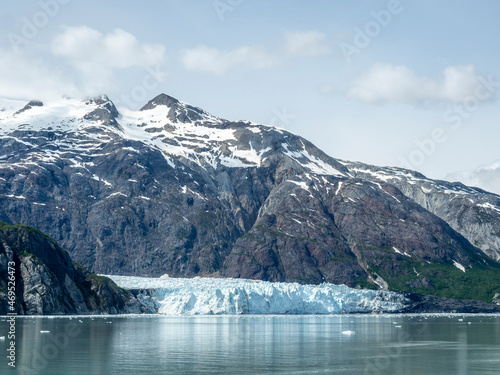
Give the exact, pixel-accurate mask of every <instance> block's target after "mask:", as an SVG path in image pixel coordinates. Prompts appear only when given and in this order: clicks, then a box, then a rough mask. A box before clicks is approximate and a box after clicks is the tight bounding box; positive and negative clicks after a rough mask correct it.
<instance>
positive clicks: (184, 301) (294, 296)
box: [105, 275, 408, 315]
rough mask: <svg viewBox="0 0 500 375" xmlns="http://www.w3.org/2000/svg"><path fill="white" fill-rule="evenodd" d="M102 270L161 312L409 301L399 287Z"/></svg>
mask: <svg viewBox="0 0 500 375" xmlns="http://www.w3.org/2000/svg"><path fill="white" fill-rule="evenodd" d="M105 276H107V277H109V278H110V279H112V280H113V281H114V282H115V283H116V284H117V285H118V286H120V287H122V288H126V289H130V290H133V291H134V294H136V295H137V297H138V299H139V300H140V301H141V302H142V303H143V304H146V305H149V306H151V307H154V308H155V309H156V311H158V313H160V314H165V315H212V314H215V315H220V314H343V313H374V312H380V313H382V312H386V313H391V312H392V313H395V312H399V311H401V310H403V309H404V308H405V305H406V304H407V303H408V300H407V298H406V297H405V296H404V295H403V294H400V293H395V292H388V291H382V290H377V291H375V290H359V289H352V288H349V287H347V286H345V285H334V284H328V283H324V284H321V285H300V284H298V283H277V282H267V281H257V280H244V279H219V278H195V279H188V278H146V277H133V276H110V275H105Z"/></svg>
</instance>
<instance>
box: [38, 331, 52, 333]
mask: <svg viewBox="0 0 500 375" xmlns="http://www.w3.org/2000/svg"><path fill="white" fill-rule="evenodd" d="M40 333H50V331H40Z"/></svg>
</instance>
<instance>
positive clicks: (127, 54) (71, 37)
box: [51, 26, 165, 93]
mask: <svg viewBox="0 0 500 375" xmlns="http://www.w3.org/2000/svg"><path fill="white" fill-rule="evenodd" d="M51 49H52V53H53V54H54V55H56V56H62V57H66V58H67V59H68V60H69V61H70V62H71V64H72V65H73V66H74V67H75V68H76V69H78V71H79V72H80V73H81V74H82V83H83V84H84V86H85V90H86V91H91V92H95V93H101V92H103V91H102V90H104V91H106V90H108V89H109V87H110V86H113V70H114V69H125V68H131V67H144V68H146V67H151V66H156V65H159V64H162V63H163V62H164V60H165V56H164V55H165V48H164V47H163V46H162V45H160V44H144V43H140V42H139V41H138V40H137V39H136V37H135V36H134V35H132V34H130V33H128V32H126V31H124V30H121V29H116V30H114V31H113V32H111V33H109V34H102V33H100V32H99V31H97V30H94V29H91V28H89V27H87V26H76V27H69V26H64V27H63V29H62V31H61V32H60V33H59V34H57V35H56V36H55V37H54V39H53V41H52V46H51Z"/></svg>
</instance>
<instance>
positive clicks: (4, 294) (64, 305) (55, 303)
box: [0, 223, 150, 315]
mask: <svg viewBox="0 0 500 375" xmlns="http://www.w3.org/2000/svg"><path fill="white" fill-rule="evenodd" d="M9 262H13V264H14V266H13V267H12V268H11V269H9V265H11V266H12V263H10V264H9ZM9 270H12V271H13V272H12V273H10V272H9ZM14 270H15V271H14ZM9 274H12V275H14V274H15V287H16V290H15V291H16V304H15V306H14V307H15V308H14V309H13V310H10V306H11V305H9V304H8V301H9V298H8V290H9V289H8V286H10V285H12V284H8V282H9V280H8V275H9ZM8 312H14V313H17V314H19V315H55V314H90V313H93V314H102V313H106V314H120V313H141V312H150V311H146V310H145V309H144V308H143V307H142V305H141V304H140V303H138V301H137V300H136V299H135V297H134V296H133V295H132V294H131V293H130V292H128V291H126V290H124V289H121V288H118V287H117V286H116V284H114V283H113V282H112V281H111V280H109V279H107V278H105V277H100V276H97V275H95V274H92V273H90V272H89V271H88V270H86V269H85V268H84V267H82V266H79V265H77V264H74V263H73V262H72V261H71V258H70V257H69V255H68V253H67V252H65V251H64V250H62V249H61V248H60V247H59V246H58V245H57V244H56V243H55V241H54V240H52V239H50V238H49V237H47V236H46V235H44V234H43V233H41V232H39V231H37V230H35V229H33V228H31V227H24V226H20V225H16V226H10V225H6V224H4V223H0V314H6V313H8Z"/></svg>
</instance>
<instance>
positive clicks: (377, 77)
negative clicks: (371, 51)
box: [348, 63, 479, 103]
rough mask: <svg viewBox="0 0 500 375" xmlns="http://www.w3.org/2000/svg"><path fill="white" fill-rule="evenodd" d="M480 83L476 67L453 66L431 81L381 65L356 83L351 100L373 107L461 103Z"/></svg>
mask: <svg viewBox="0 0 500 375" xmlns="http://www.w3.org/2000/svg"><path fill="white" fill-rule="evenodd" d="M478 79H479V75H478V74H476V73H475V71H474V67H473V66H472V65H465V66H463V65H460V66H449V67H447V68H446V69H444V70H443V71H442V73H441V75H440V77H439V79H431V78H428V77H424V76H417V75H416V74H415V72H414V71H413V70H411V69H409V68H407V67H406V66H404V65H398V66H393V65H390V64H380V63H379V64H375V65H374V66H373V67H372V68H371V69H370V70H368V71H367V72H366V73H364V74H362V75H361V76H360V77H358V78H357V79H355V80H354V81H353V83H352V84H351V87H350V89H349V91H348V96H349V97H351V98H355V99H359V100H362V101H365V102H369V103H380V102H404V103H417V102H422V101H427V100H438V101H449V102H460V101H463V100H464V99H466V98H467V97H469V96H473V95H475V91H476V89H477V87H478V85H479V81H478Z"/></svg>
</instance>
